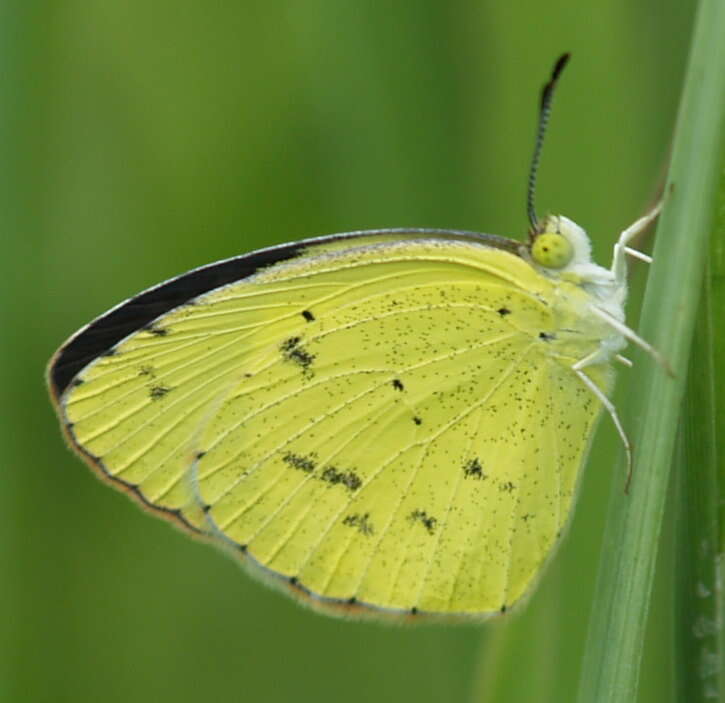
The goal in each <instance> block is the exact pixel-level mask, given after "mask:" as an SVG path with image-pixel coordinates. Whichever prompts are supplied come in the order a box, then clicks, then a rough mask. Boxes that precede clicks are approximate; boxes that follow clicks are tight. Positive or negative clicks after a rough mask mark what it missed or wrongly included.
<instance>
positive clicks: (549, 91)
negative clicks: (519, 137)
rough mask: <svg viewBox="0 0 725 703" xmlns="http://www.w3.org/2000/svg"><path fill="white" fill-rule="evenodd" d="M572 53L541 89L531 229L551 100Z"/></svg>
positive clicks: (528, 205) (561, 60) (531, 190)
mask: <svg viewBox="0 0 725 703" xmlns="http://www.w3.org/2000/svg"><path fill="white" fill-rule="evenodd" d="M570 56H571V54H570V53H568V52H567V53H566V54H562V55H561V56H560V57H559V58H558V59H557V61H556V63H555V64H554V70H553V71H552V72H551V78H549V82H548V83H547V84H546V85H545V86H544V87H543V89H542V91H541V103H540V104H539V126H538V127H537V129H536V144H535V145H534V155H533V157H532V158H531V169H530V170H529V190H528V193H527V194H526V211H527V212H528V214H529V222H530V223H531V230H532V231H533V232H535V231H536V228H537V226H538V224H539V222H538V220H537V219H536V208H535V207H534V196H535V195H536V175H537V173H538V171H539V159H540V157H541V147H542V145H543V144H544V134H545V133H546V125H547V124H548V123H549V115H550V114H551V101H552V99H553V97H554V88H556V84H557V82H558V80H559V76H560V75H561V72H562V71H563V70H564V66H566V64H567V61H569V57H570Z"/></svg>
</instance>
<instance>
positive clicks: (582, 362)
mask: <svg viewBox="0 0 725 703" xmlns="http://www.w3.org/2000/svg"><path fill="white" fill-rule="evenodd" d="M598 361H601V360H600V359H599V352H598V351H597V352H594V354H590V355H589V356H586V357H584V358H583V359H579V361H577V362H576V363H575V364H573V365H572V367H571V368H572V371H574V373H575V374H576V375H577V376H578V377H579V378H580V379H581V381H582V383H583V384H584V385H585V386H586V387H587V388H588V389H589V390H590V391H591V392H592V393H594V395H595V396H596V397H597V398H598V399H599V402H600V403H601V404H602V406H603V407H604V409H605V410H606V411H607V412H608V413H609V417H611V418H612V422H613V423H614V427H615V428H616V429H617V433H618V434H619V437H620V439H621V440H622V444H623V445H624V451H625V454H626V456H627V482H626V483H625V487H624V492H625V493H627V492H628V491H629V482H630V480H631V479H632V444H631V443H630V441H629V437H627V433H626V432H625V431H624V427H623V425H622V421H621V420H620V419H619V415H618V414H617V408H615V407H614V403H612V401H611V400H609V398H607V396H606V395H605V394H604V391H602V389H601V388H600V387H599V386H597V384H596V383H594V381H592V379H591V378H589V376H587V375H586V374H585V373H584V371H582V369H583V368H584V367H586V366H589V365H590V364H592V363H597V362H598Z"/></svg>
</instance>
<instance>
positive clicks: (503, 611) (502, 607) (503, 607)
mask: <svg viewBox="0 0 725 703" xmlns="http://www.w3.org/2000/svg"><path fill="white" fill-rule="evenodd" d="M506 610H507V607H506V603H504V604H503V605H502V606H501V615H503V614H504V613H505V612H506Z"/></svg>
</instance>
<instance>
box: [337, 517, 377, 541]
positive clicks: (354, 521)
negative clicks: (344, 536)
mask: <svg viewBox="0 0 725 703" xmlns="http://www.w3.org/2000/svg"><path fill="white" fill-rule="evenodd" d="M342 524H343V525H346V526H347V527H354V528H356V529H357V531H358V532H359V533H360V534H361V535H365V536H366V537H369V536H370V535H372V534H373V532H374V531H375V530H374V528H373V524H372V523H371V522H370V513H365V514H363V515H361V514H360V513H353V514H352V515H347V516H346V517H345V518H344V519H343V521H342Z"/></svg>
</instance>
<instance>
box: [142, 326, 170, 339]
mask: <svg viewBox="0 0 725 703" xmlns="http://www.w3.org/2000/svg"><path fill="white" fill-rule="evenodd" d="M144 329H145V330H146V331H147V332H150V333H151V334H153V335H155V336H156V337H165V336H166V335H167V334H168V333H169V330H168V328H166V327H157V326H156V325H154V324H151V325H146V327H144Z"/></svg>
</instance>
